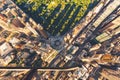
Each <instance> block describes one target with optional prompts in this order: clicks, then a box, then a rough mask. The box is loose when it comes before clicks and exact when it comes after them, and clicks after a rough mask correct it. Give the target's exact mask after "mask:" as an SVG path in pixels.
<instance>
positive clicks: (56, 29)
mask: <svg viewBox="0 0 120 80" xmlns="http://www.w3.org/2000/svg"><path fill="white" fill-rule="evenodd" d="M75 6H76V5H75V4H73V5H72V6H71V7H70V9H69V10H68V11H67V13H66V14H65V15H64V16H63V19H61V21H60V23H59V24H58V26H56V28H55V29H54V30H55V31H54V32H53V35H56V34H58V32H59V31H60V30H62V27H63V25H64V23H65V22H66V21H67V20H68V18H69V16H70V14H71V13H72V11H73V9H74V8H75Z"/></svg>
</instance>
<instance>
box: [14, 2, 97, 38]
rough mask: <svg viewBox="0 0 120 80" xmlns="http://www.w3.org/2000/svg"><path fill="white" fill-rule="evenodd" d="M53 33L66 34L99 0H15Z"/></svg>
mask: <svg viewBox="0 0 120 80" xmlns="http://www.w3.org/2000/svg"><path fill="white" fill-rule="evenodd" d="M14 1H15V3H16V4H17V5H18V6H19V7H20V8H21V9H22V10H23V11H24V12H26V13H27V14H28V15H29V16H30V17H32V18H33V19H34V20H35V21H36V22H37V23H40V24H41V25H42V26H43V28H44V29H45V30H47V31H48V32H49V33H50V34H51V35H54V36H55V35H64V34H65V33H66V32H68V31H69V30H70V29H72V28H73V27H74V26H75V25H76V23H78V22H79V21H80V19H81V18H82V17H83V16H84V15H85V14H86V12H88V11H89V10H90V9H91V8H92V7H93V6H94V5H96V4H97V2H98V1H97V0H14Z"/></svg>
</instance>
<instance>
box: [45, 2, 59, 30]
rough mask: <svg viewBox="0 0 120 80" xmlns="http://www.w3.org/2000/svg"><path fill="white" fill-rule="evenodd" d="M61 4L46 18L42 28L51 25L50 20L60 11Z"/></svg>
mask: <svg viewBox="0 0 120 80" xmlns="http://www.w3.org/2000/svg"><path fill="white" fill-rule="evenodd" d="M60 8H61V4H59V5H58V6H57V7H56V8H55V9H54V11H53V12H52V13H51V14H50V16H48V17H47V19H46V21H45V22H44V24H43V26H44V28H47V27H48V26H49V25H50V24H51V20H52V19H53V18H54V17H55V16H56V14H57V13H58V12H59V11H60Z"/></svg>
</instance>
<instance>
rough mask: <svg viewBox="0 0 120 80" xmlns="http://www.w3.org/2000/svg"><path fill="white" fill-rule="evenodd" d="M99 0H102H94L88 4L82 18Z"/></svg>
mask: <svg viewBox="0 0 120 80" xmlns="http://www.w3.org/2000/svg"><path fill="white" fill-rule="evenodd" d="M99 2H100V0H99V1H96V0H94V2H93V3H90V4H89V5H88V7H87V10H86V11H85V13H84V15H83V16H82V17H81V18H80V20H81V19H82V18H84V17H85V16H86V15H87V13H88V12H89V11H91V10H92V9H93V8H94V7H95V6H96V5H97V4H98V3H99ZM80 20H79V21H80Z"/></svg>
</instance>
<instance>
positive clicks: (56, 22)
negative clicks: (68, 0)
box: [48, 4, 70, 32]
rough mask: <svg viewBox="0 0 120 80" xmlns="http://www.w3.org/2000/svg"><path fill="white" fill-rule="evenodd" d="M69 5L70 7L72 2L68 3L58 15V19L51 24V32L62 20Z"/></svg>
mask: <svg viewBox="0 0 120 80" xmlns="http://www.w3.org/2000/svg"><path fill="white" fill-rule="evenodd" d="M69 7H70V4H66V6H65V8H64V9H63V10H62V11H61V12H60V13H59V15H58V17H56V19H54V22H53V24H51V26H50V28H49V30H48V31H49V32H51V31H53V29H55V27H56V26H57V25H58V23H59V22H60V20H61V19H62V18H63V16H64V14H65V13H66V12H67V10H68V9H69Z"/></svg>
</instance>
